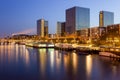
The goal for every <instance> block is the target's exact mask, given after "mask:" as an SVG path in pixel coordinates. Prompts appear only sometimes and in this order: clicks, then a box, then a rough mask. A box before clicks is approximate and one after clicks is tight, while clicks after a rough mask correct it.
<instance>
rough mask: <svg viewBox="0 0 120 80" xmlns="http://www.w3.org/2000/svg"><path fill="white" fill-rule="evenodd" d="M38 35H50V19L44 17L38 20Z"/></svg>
mask: <svg viewBox="0 0 120 80" xmlns="http://www.w3.org/2000/svg"><path fill="white" fill-rule="evenodd" d="M37 35H39V36H41V37H45V36H48V21H45V20H44V19H40V20H37Z"/></svg>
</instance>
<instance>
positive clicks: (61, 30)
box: [56, 22, 65, 37]
mask: <svg viewBox="0 0 120 80" xmlns="http://www.w3.org/2000/svg"><path fill="white" fill-rule="evenodd" d="M56 33H57V36H58V37H61V36H64V35H65V22H57V32H56Z"/></svg>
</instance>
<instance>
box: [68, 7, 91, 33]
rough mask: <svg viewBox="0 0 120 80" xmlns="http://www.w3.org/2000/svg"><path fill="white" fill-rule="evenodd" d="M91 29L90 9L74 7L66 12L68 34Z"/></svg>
mask: <svg viewBox="0 0 120 80" xmlns="http://www.w3.org/2000/svg"><path fill="white" fill-rule="evenodd" d="M89 27H90V9H89V8H83V7H76V6H75V7H72V8H69V9H67V10H66V32H67V33H69V34H73V33H75V32H76V31H78V30H81V29H84V28H89Z"/></svg>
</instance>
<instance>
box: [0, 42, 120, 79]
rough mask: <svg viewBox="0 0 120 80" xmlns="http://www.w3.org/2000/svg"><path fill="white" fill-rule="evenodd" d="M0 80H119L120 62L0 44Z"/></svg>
mask: <svg viewBox="0 0 120 80" xmlns="http://www.w3.org/2000/svg"><path fill="white" fill-rule="evenodd" d="M0 80H120V62H116V61H112V60H111V59H110V58H107V57H101V56H98V55H86V56H85V55H77V54H76V53H73V52H65V51H59V50H55V49H53V48H50V49H45V48H42V49H35V48H31V47H26V46H24V45H17V44H16V45H15V44H12V45H0Z"/></svg>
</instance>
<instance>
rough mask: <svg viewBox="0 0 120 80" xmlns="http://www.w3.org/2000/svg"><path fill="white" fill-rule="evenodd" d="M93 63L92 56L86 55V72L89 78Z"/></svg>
mask: <svg viewBox="0 0 120 80" xmlns="http://www.w3.org/2000/svg"><path fill="white" fill-rule="evenodd" d="M92 65H93V64H92V56H91V55H88V56H86V73H87V77H88V78H90V76H91V71H92Z"/></svg>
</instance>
